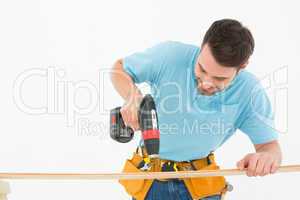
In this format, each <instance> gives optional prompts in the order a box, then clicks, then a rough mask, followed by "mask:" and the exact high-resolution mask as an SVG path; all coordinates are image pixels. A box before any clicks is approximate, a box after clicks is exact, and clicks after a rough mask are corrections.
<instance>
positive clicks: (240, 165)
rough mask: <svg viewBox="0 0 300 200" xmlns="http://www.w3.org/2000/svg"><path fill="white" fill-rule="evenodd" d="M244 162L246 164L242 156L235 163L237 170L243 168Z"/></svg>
mask: <svg viewBox="0 0 300 200" xmlns="http://www.w3.org/2000/svg"><path fill="white" fill-rule="evenodd" d="M245 164H246V161H245V158H243V159H242V160H240V161H238V162H237V163H236V166H237V168H238V169H239V170H244V169H245Z"/></svg>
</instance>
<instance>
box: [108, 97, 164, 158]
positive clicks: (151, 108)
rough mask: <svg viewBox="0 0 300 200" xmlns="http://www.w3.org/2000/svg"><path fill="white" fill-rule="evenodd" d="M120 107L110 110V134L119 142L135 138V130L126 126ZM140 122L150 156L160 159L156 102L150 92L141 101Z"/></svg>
mask: <svg viewBox="0 0 300 200" xmlns="http://www.w3.org/2000/svg"><path fill="white" fill-rule="evenodd" d="M120 109H121V107H117V108H114V109H112V110H111V111H110V136H111V138H112V139H114V140H116V141H118V142H121V143H126V142H129V141H131V140H132V139H133V136H134V130H133V129H132V128H131V127H128V126H125V123H124V121H123V118H122V115H121V112H120ZM138 123H139V126H140V129H141V131H142V138H143V140H144V145H145V148H146V151H147V154H148V156H149V158H150V159H152V160H156V159H158V157H159V138H160V132H159V126H158V119H157V112H156V107H155V102H154V99H153V98H152V96H151V95H150V94H147V95H145V97H144V98H143V99H142V101H141V103H140V106H139V109H138Z"/></svg>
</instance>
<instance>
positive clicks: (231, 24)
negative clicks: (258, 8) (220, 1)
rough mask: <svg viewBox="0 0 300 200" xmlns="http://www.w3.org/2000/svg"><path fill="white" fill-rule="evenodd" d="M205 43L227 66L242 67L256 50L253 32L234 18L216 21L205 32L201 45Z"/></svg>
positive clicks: (217, 58) (218, 60)
mask: <svg viewBox="0 0 300 200" xmlns="http://www.w3.org/2000/svg"><path fill="white" fill-rule="evenodd" d="M205 44H208V46H209V48H210V50H211V52H212V55H213V56H214V58H215V59H216V61H217V62H218V63H219V64H221V65H224V66H226V67H240V66H241V65H242V64H244V63H245V62H246V61H247V60H248V59H249V57H250V56H251V55H252V53H253V50H254V39H253V36H252V34H251V32H250V31H249V29H248V28H246V27H244V26H243V25H242V24H241V23H240V22H239V21H237V20H234V19H222V20H218V21H215V22H214V23H213V24H212V25H211V26H210V27H209V29H208V30H207V32H206V33H205V36H204V38H203V41H202V45H201V46H202V47H203V46H204V45H205Z"/></svg>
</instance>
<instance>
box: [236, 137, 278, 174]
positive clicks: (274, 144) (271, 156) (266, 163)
mask: <svg viewBox="0 0 300 200" xmlns="http://www.w3.org/2000/svg"><path fill="white" fill-rule="evenodd" d="M254 147H255V150H256V153H250V154H247V155H246V156H245V157H244V158H243V159H242V160H240V161H239V162H238V163H237V167H238V168H239V169H240V170H246V171H247V175H248V176H265V175H267V174H270V173H275V172H276V171H277V169H278V167H279V166H280V164H281V161H282V153H281V148H280V145H279V143H278V141H277V140H273V141H271V142H268V143H264V144H255V145H254Z"/></svg>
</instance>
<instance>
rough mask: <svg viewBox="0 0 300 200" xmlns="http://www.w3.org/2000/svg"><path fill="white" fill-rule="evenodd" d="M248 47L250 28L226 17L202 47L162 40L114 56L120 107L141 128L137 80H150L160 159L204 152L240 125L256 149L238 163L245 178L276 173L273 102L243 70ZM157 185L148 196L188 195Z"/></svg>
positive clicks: (194, 156)
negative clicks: (144, 47) (132, 52)
mask: <svg viewBox="0 0 300 200" xmlns="http://www.w3.org/2000/svg"><path fill="white" fill-rule="evenodd" d="M253 50H254V39H253V36H252V34H251V32H250V31H249V30H248V29H247V28H246V27H244V26H243V25H242V24H241V23H240V22H238V21H237V20H232V19H223V20H218V21H215V22H214V23H213V24H212V25H211V27H210V28H209V29H208V31H207V32H206V34H205V36H204V39H203V41H202V44H201V45H200V47H198V46H194V45H190V44H184V43H181V42H175V41H167V42H162V43H160V44H157V45H155V46H153V47H151V48H148V49H146V50H145V51H143V52H137V53H134V54H132V55H130V56H127V57H125V58H123V59H120V60H118V61H117V62H116V63H115V65H114V72H117V73H112V75H111V80H112V83H113V85H114V87H115V88H116V90H117V91H118V92H119V94H120V95H121V96H122V97H123V98H124V99H125V102H126V103H125V104H124V106H123V107H122V109H121V114H122V117H123V119H124V121H125V123H126V124H127V125H129V126H131V127H132V128H133V129H135V130H139V126H138V121H137V108H138V105H139V102H140V101H141V98H142V94H141V92H140V91H139V89H138V87H137V86H136V85H135V83H142V82H147V83H149V85H150V86H151V93H152V95H153V96H154V99H155V102H156V104H157V105H156V106H157V114H158V121H159V127H160V132H161V136H160V157H161V158H163V159H168V160H174V161H189V160H193V159H198V158H204V157H206V156H207V155H208V154H209V153H210V152H212V151H214V150H216V149H217V148H218V147H220V146H221V145H222V144H223V143H224V142H225V141H226V140H227V139H228V138H230V136H232V135H233V134H234V132H235V131H236V130H237V129H239V130H241V131H242V132H244V133H245V134H247V136H249V138H250V140H251V142H252V143H253V145H254V147H255V150H256V152H255V153H249V154H247V155H246V156H245V157H243V158H242V159H241V160H240V161H238V162H237V167H238V168H239V169H240V170H246V173H247V175H248V176H265V175H267V174H270V173H274V172H276V170H277V169H278V167H279V165H280V164H281V159H282V158H281V150H280V146H279V144H278V141H277V139H278V133H277V132H276V130H274V129H273V128H272V127H273V123H274V116H273V113H272V109H271V105H270V101H269V99H268V96H267V95H266V92H265V90H264V88H263V87H262V86H261V84H260V83H259V81H258V80H257V78H255V76H254V75H253V74H251V73H250V72H248V71H246V70H245V68H246V66H247V64H248V61H249V58H250V56H251V55H252V53H253ZM154 183H155V184H153V186H152V188H151V190H150V191H149V194H148V196H147V199H156V200H158V199H175V196H176V195H177V196H178V194H181V196H180V199H191V198H190V197H189V196H188V193H187V191H186V188H185V187H184V185H182V183H181V182H172V181H171V180H170V181H169V184H167V185H166V184H164V185H163V184H161V183H159V182H154ZM170 188H171V189H173V190H171V189H170ZM174 188H175V189H174ZM171 191H173V193H172V192H171ZM155 195H156V196H155ZM174 195H175V196H174ZM154 196H155V197H154ZM185 196H186V197H185ZM176 198H177V199H178V197H176ZM205 199H207V200H213V199H220V196H219V195H214V196H210V197H206V198H205Z"/></svg>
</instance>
